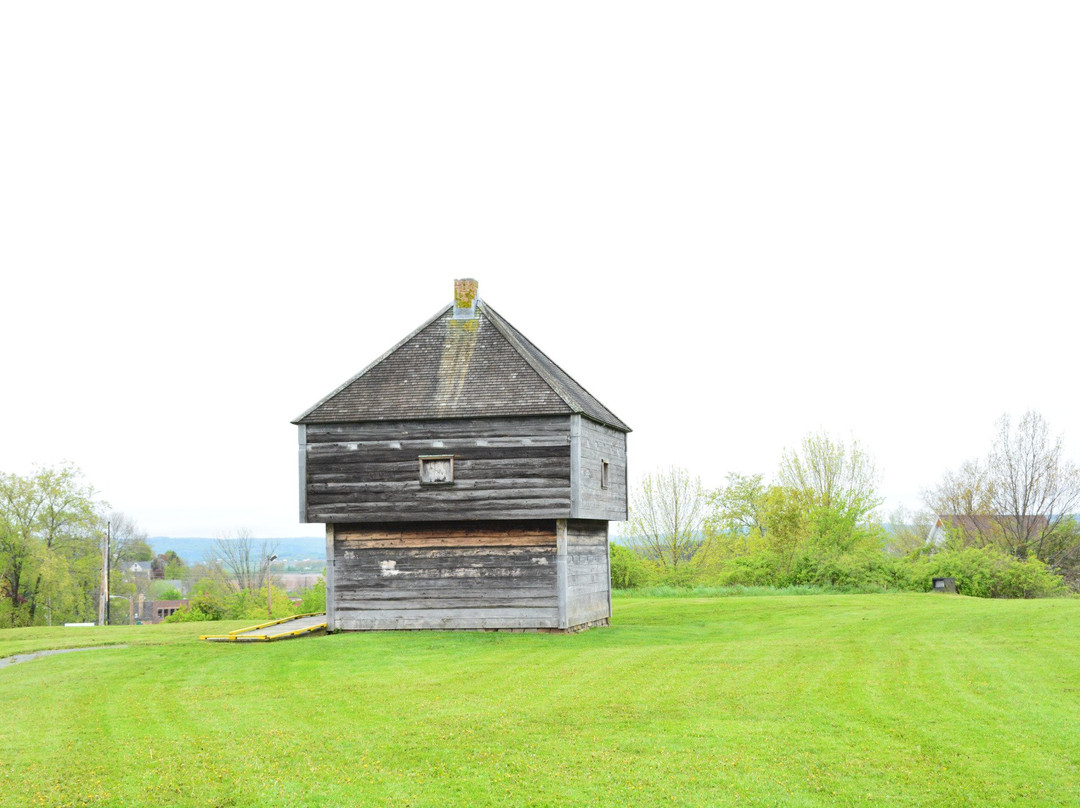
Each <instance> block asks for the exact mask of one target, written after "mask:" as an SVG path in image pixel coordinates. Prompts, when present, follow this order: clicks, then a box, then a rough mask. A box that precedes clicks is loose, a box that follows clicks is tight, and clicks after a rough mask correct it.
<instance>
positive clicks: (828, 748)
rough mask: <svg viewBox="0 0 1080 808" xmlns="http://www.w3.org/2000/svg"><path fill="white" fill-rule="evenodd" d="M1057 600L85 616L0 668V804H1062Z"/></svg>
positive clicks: (769, 601)
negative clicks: (261, 619) (92, 646)
mask: <svg viewBox="0 0 1080 808" xmlns="http://www.w3.org/2000/svg"><path fill="white" fill-rule="evenodd" d="M1077 625H1080V601H1075V600H1052V601H984V600H975V599H969V598H960V597H948V596H935V595H866V596H856V595H848V596H800V597H734V598H732V597H728V598H718V599H680V598H659V599H638V598H633V599H631V598H626V599H622V598H616V601H615V618H614V621H613V625H612V627H610V628H608V629H603V630H595V631H590V632H586V633H584V634H580V635H575V636H559V635H516V634H477V633H438V632H433V633H428V632H400V633H393V632H386V633H370V634H339V635H334V636H330V637H321V638H320V637H316V638H308V639H299V640H292V641H287V642H279V643H271V644H258V645H247V646H235V645H232V644H218V645H212V644H209V643H200V642H198V641H197V640H196V639H195V637H196V636H197V635H198V633H201V631H202V629H204V628H205V626H190V625H189V626H168V627H141V628H136V629H127V628H115V629H109V630H93V631H95V632H99V634H98V635H95V638H97V637H98V636H100V638H101V641H103V642H104V641H106V640H109V641H118V642H128V643H130V645H129V647H128V648H124V649H108V650H102V651H98V652H95V653H93V654H81V655H80V654H70V655H58V656H55V657H49V658H45V659H40V660H36V661H33V662H27V663H21V664H19V665H15V666H12V667H10V668H6V669H2V670H0V709H2V710H3V711H4V712H3V714H4V715H5V716H8V719H9V720H8V726H9V727H13V728H16V729H17V731H15V732H9V733H6V734H3V735H0V805H35V804H42V805H177V806H184V805H222V806H224V805H281V806H285V805H289V806H294V805H326V806H330V805H341V804H370V805H417V806H420V805H431V806H437V805H605V806H607V805H613V804H627V805H738V804H754V805H807V806H825V805H937V804H943V803H950V804H957V805H991V804H992V805H1072V804H1075V802H1076V799H1077V795H1078V794H1080V725H1078V721H1077V716H1078V715H1080V665H1078V660H1080V638H1078V633H1080V632H1078V631H1077V629H1076V628H1075V627H1076V626H1077ZM162 629H166V630H164V631H163V630H162ZM80 631H86V629H66V630H65V629H51V630H46V629H29V630H15V631H7V632H0V654H7V653H14V652H15V651H9V650H8V649H10V648H16V647H17V648H18V651H19V652H24V651H27V650H34V648H35V647H36V648H44V647H56V646H57V645H59V644H68V645H69V646H70V645H74V644H77V643H74V642H69V640H71V639H72V635H73V633H74V636H75V637H85V636H86V635H85V634H81V635H80V634H79V633H78V632H80ZM20 632H21V633H20ZM131 637H134V638H135V639H134V641H133V640H132V639H131ZM84 644H85V643H84Z"/></svg>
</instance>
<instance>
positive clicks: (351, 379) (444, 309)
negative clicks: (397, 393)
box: [290, 303, 516, 424]
mask: <svg viewBox="0 0 1080 808" xmlns="http://www.w3.org/2000/svg"><path fill="white" fill-rule="evenodd" d="M453 308H454V304H453V303H450V304H449V305H446V306H443V307H442V308H441V309H439V310H438V311H437V312H435V315H434V316H432V317H429V318H428V319H427V320H425V321H424V322H423V324H422V325H420V326H419V327H417V328H414V329H413V330H412V331H410V332H409V333H408V334H407V335H406V336H405V337H404V338H402V339H400V340H398V341H397V342H396V343H394V346H393V347H392V348H390V350H388V351H384V352H383V353H382V355H381V356H379V358H378V359H376V360H375V361H374V362H372V363H370V364H369V365H368V366H367V367H365V368H364V369H363V370H361V371H360V372H359V373H357V374H354V375H353V376H351V377H349V379H347V380H346V381H345V382H343V383H342V384H340V385H338V386H337V387H336V388H334V390H333V391H332V392H331V393H329V394H328V395H325V396H323V397H322V398H321V399H319V400H318V401H317V402H316V403H315V404H313V405H312V406H310V407H308V408H307V409H306V410H304V411H303V412H302V413H301V414H300V415H298V416H297V417H296V418H294V419H293V420H292V421H290V423H293V424H299V423H300V422H301V421H303V420H304V419H305V418H307V417H308V416H309V415H311V413H313V412H315V410H317V409H319V407H321V406H322V405H323V404H325V403H326V402H327V401H329V400H330V399H332V398H333V397H334V396H336V395H337V394H338V393H340V392H341V391H342V390H344V389H345V388H346V387H348V386H349V385H350V384H352V383H353V382H355V381H356V380H357V379H359V378H360V377H361V376H363V375H364V374H365V373H367V372H368V371H369V370H371V369H372V368H373V367H375V366H376V365H378V364H379V363H380V362H382V361H383V360H384V359H386V358H387V357H388V356H390V354H392V353H394V351H396V350H397V349H398V348H401V347H402V346H403V345H405V343H407V342H408V341H409V340H411V339H412V338H413V337H415V336H416V335H417V334H419V333H420V332H421V331H423V330H424V329H425V328H427V327H428V326H429V325H431V324H432V323H434V322H435V321H436V320H438V319H439V318H440V317H442V316H443V315H444V314H446V312H447V311H450V310H451V309H453ZM515 350H516V348H515Z"/></svg>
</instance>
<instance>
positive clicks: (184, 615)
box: [165, 592, 225, 623]
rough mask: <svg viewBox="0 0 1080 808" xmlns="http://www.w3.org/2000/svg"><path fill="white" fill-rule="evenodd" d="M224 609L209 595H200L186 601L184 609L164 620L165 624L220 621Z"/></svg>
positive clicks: (218, 601)
mask: <svg viewBox="0 0 1080 808" xmlns="http://www.w3.org/2000/svg"><path fill="white" fill-rule="evenodd" d="M224 617H225V607H224V605H223V604H222V603H221V601H220V600H218V599H217V598H215V597H214V596H213V595H211V594H209V593H205V592H204V593H200V594H197V595H195V596H194V597H192V598H191V600H189V601H188V605H187V608H186V609H177V610H176V611H175V612H173V613H172V614H171V615H169V616H168V617H166V618H165V622H166V623H196V622H201V621H204V620H221V619H223V618H224Z"/></svg>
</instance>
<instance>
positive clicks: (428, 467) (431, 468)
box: [420, 455, 454, 485]
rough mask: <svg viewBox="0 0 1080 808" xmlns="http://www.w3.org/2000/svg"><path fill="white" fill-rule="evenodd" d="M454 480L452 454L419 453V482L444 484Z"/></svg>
mask: <svg viewBox="0 0 1080 808" xmlns="http://www.w3.org/2000/svg"><path fill="white" fill-rule="evenodd" d="M453 481H454V456H453V455H421V456H420V484H421V485H446V484H448V483H452V482H453Z"/></svg>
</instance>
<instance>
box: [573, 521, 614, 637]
mask: <svg viewBox="0 0 1080 808" xmlns="http://www.w3.org/2000/svg"><path fill="white" fill-rule="evenodd" d="M565 602H566V623H567V625H566V627H567V628H573V627H574V626H577V625H581V624H582V623H590V622H593V621H596V620H603V619H606V618H610V617H611V571H610V569H609V566H608V523H607V522H598V521H592V520H579V519H569V520H567V522H566V595H565Z"/></svg>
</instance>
